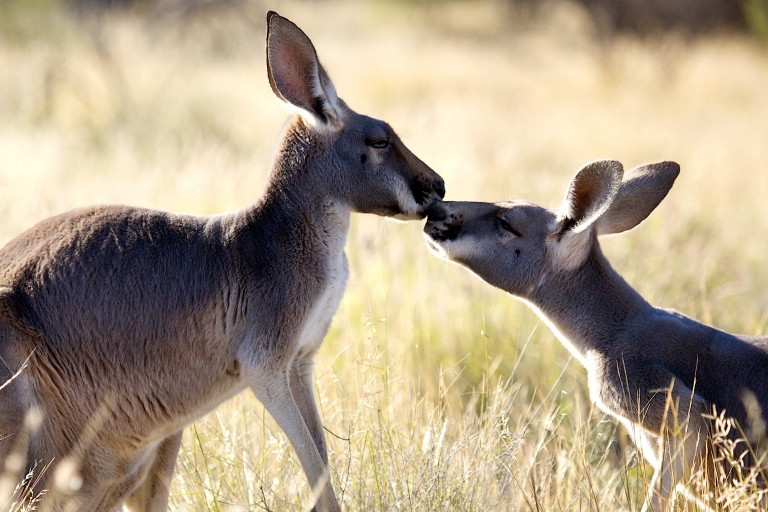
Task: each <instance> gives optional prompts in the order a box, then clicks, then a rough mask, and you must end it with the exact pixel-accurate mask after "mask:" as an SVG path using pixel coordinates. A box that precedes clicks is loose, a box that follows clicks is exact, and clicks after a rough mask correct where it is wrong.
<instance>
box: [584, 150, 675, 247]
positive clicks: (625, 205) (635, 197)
mask: <svg viewBox="0 0 768 512" xmlns="http://www.w3.org/2000/svg"><path fill="white" fill-rule="evenodd" d="M678 174H680V166H679V165H678V164H676V163H675V162H658V163H655V164H646V165H641V166H639V167H635V168H634V169H632V170H631V171H628V172H627V173H626V174H625V175H624V181H623V182H622V184H621V187H620V188H619V192H618V193H617V194H616V198H615V199H614V200H613V203H611V206H610V208H608V210H607V211H606V212H605V213H604V214H603V215H602V216H601V217H600V218H599V219H598V220H597V224H596V227H597V234H598V235H610V234H612V233H621V232H623V231H627V230H629V229H632V228H634V227H635V226H637V225H638V224H640V223H641V222H642V221H644V220H645V219H646V217H648V215H650V214H651V212H652V211H653V210H654V209H655V208H656V207H657V206H658V205H659V203H660V202H661V200H662V199H664V198H665V197H666V196H667V193H668V192H669V190H670V189H671V188H672V185H673V184H674V183H675V178H677V175H678Z"/></svg>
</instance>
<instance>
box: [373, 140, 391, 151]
mask: <svg viewBox="0 0 768 512" xmlns="http://www.w3.org/2000/svg"><path fill="white" fill-rule="evenodd" d="M387 146H389V141H386V140H377V141H376V142H373V143H372V144H371V147H372V148H376V149H384V148H386V147H387Z"/></svg>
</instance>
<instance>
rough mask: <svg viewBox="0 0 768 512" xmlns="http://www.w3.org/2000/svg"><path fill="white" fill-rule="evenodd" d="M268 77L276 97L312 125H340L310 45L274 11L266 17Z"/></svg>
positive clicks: (333, 91)
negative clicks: (298, 110) (294, 108)
mask: <svg viewBox="0 0 768 512" xmlns="http://www.w3.org/2000/svg"><path fill="white" fill-rule="evenodd" d="M267 73H268V75H269V85H271V86H272V90H273V91H274V93H275V95H276V96H277V97H278V98H279V99H280V100H282V101H284V102H286V103H288V104H289V105H292V106H294V107H296V108H298V109H300V113H301V114H302V115H304V117H305V118H307V119H308V120H310V121H311V122H313V123H314V124H315V125H325V124H328V123H332V124H338V123H339V122H340V115H339V105H338V101H339V100H338V97H337V96H336V89H335V88H334V86H333V83H332V82H331V79H330V78H329V77H328V74H327V73H326V72H325V70H324V69H323V67H322V66H321V65H320V61H319V60H318V59H317V52H315V47H314V46H312V41H310V40H309V38H308V37H307V35H306V34H305V33H304V32H302V31H301V29H300V28H299V27H297V26H296V25H295V24H294V23H293V22H291V21H289V20H287V19H286V18H283V17H282V16H280V15H279V14H277V13H276V12H274V11H269V12H268V13H267Z"/></svg>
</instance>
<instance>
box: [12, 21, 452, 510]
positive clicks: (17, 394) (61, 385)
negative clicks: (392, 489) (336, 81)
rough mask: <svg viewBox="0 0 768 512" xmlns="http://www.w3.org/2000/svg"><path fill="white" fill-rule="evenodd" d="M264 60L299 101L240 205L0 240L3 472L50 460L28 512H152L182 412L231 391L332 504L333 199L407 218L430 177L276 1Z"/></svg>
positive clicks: (71, 223)
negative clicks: (250, 404)
mask: <svg viewBox="0 0 768 512" xmlns="http://www.w3.org/2000/svg"><path fill="white" fill-rule="evenodd" d="M267 60H268V69H269V78H270V82H271V83H272V85H273V88H274V90H275V93H276V94H277V95H278V97H279V99H281V100H283V101H287V102H288V103H289V104H290V105H289V106H290V107H291V108H292V109H293V110H295V111H297V114H295V115H293V116H292V117H291V120H290V121H289V123H288V124H287V126H286V129H285V131H284V133H283V134H282V136H281V138H280V140H279V142H278V145H277V149H276V151H275V156H274V159H273V163H272V169H271V171H270V175H269V178H268V183H267V185H266V188H265V191H264V193H263V195H262V197H261V198H260V199H258V200H257V201H256V202H255V203H254V204H252V205H250V206H248V207H246V208H244V209H242V210H240V211H238V212H235V213H231V214H225V215H216V216H212V217H201V216H192V215H177V214H172V213H167V212H161V211H155V210H148V209H142V208H133V207H128V206H96V207H89V208H82V209H79V210H75V211H72V212H68V213H64V214H62V215H59V216H56V217H53V218H50V219H48V220H45V221H43V222H41V223H39V224H38V225H36V226H34V227H32V228H31V229H30V230H28V231H27V232H25V233H23V234H22V235H21V236H19V237H18V238H16V239H15V240H13V241H11V242H10V243H9V244H8V245H7V246H6V247H5V248H3V249H2V250H0V357H1V358H2V361H3V363H4V364H2V365H0V383H3V382H6V381H8V379H10V378H11V376H12V375H13V374H14V372H16V371H17V370H18V369H19V368H21V367H22V365H24V364H25V363H26V364H28V367H27V368H26V369H25V370H24V371H22V372H21V374H20V375H18V376H17V377H16V378H15V379H14V380H13V381H11V382H9V383H8V384H7V385H6V387H4V388H3V389H1V390H0V473H1V474H3V475H4V477H5V481H6V482H9V481H10V482H12V483H13V480H14V479H17V480H18V479H20V477H21V476H22V475H23V474H24V471H26V470H29V469H31V468H32V467H33V466H34V465H35V464H37V467H38V468H41V467H43V466H44V465H46V464H49V463H52V464H53V465H52V468H51V469H49V470H48V471H46V472H45V473H44V474H42V475H40V479H41V480H40V482H39V485H38V490H40V489H43V488H45V489H47V490H48V492H47V494H46V495H45V497H44V500H43V503H42V509H43V510H53V511H65V510H66V511H68V510H78V511H111V510H114V509H116V508H118V507H120V506H121V505H123V504H124V505H125V506H126V507H128V508H129V509H131V510H151V511H159V510H165V509H166V507H167V500H168V489H169V485H170V480H171V475H172V473H173V468H174V464H175V460H176V454H177V451H178V447H179V443H180V440H181V431H182V429H183V428H184V426H185V425H186V424H188V423H189V422H191V421H192V420H194V419H195V418H197V417H199V416H201V415H202V414H204V413H206V412H208V411H210V410H212V409H213V408H215V407H216V406H217V405H218V404H220V403H221V402H222V401H224V400H226V399H228V398H229V397H231V396H233V395H235V394H236V393H239V392H240V391H241V390H243V389H245V388H248V387H250V388H251V389H252V390H253V391H254V393H255V394H256V396H257V397H258V398H259V399H260V400H261V401H262V402H263V403H264V405H265V407H266V408H267V410H268V411H269V412H270V414H271V415H272V416H273V417H274V418H275V420H276V421H277V423H278V424H279V425H280V426H281V428H282V429H283V430H284V431H285V432H286V434H287V436H288V438H289V440H290V441H291V443H292V445H293V447H294V449H295V450H296V452H297V454H298V456H299V460H300V461H301V464H302V466H303V468H304V470H305V472H306V474H307V478H308V479H309V483H310V485H311V486H312V488H313V490H314V492H315V496H316V499H317V500H318V501H317V508H318V509H320V510H338V509H339V505H338V503H337V501H336V498H335V495H334V493H333V488H332V487H331V485H330V482H329V481H328V475H329V473H328V467H327V465H328V456H327V450H326V446H325V437H324V433H323V429H322V425H321V422H320V417H319V413H318V411H317V407H316V405H315V401H314V397H313V394H312V365H313V363H312V361H313V357H314V355H315V353H316V352H317V350H318V349H319V346H320V343H321V342H322V339H323V337H324V335H325V333H326V331H327V329H328V325H329V323H330V320H331V317H332V315H333V313H334V311H335V309H336V307H337V305H338V302H339V300H340V299H341V295H342V293H343V289H344V285H345V283H346V276H347V263H346V258H345V256H344V244H345V242H346V235H347V230H348V227H349V215H350V211H358V212H370V213H376V214H380V215H387V216H396V217H398V218H403V219H417V218H421V217H423V216H424V215H425V212H426V210H427V208H428V207H429V206H430V205H431V204H432V203H434V202H435V201H439V200H440V199H441V198H442V196H443V195H444V193H445V188H444V186H443V182H442V180H441V179H440V177H439V176H438V175H437V174H435V173H434V172H433V171H432V170H431V169H430V168H429V167H427V166H426V165H425V164H424V163H423V162H421V161H420V160H419V159H418V158H416V157H415V156H414V155H413V154H412V153H411V152H410V151H409V150H408V149H407V148H406V147H405V146H404V145H403V143H402V142H401V141H400V139H399V138H398V137H397V135H396V134H395V133H394V131H392V129H391V128H390V127H389V126H388V125H387V124H386V123H384V122H382V121H378V120H375V119H372V118H369V117H365V116H362V115H359V114H357V113H355V112H354V111H352V110H351V109H349V107H347V106H346V105H345V104H344V102H343V101H341V100H340V99H339V98H337V97H336V92H335V89H334V88H333V84H332V83H331V82H330V79H329V78H328V75H327V74H326V73H325V71H324V70H323V69H322V66H320V63H319V62H318V61H317V56H316V53H315V50H314V47H313V46H312V43H311V42H310V40H309V39H308V38H307V36H306V35H305V34H304V33H303V32H302V31H301V30H300V29H299V28H298V27H296V26H295V25H294V24H293V23H291V22H290V21H288V20H286V19H285V18H282V17H280V16H278V15H277V14H275V13H270V14H269V15H268V31H267ZM297 70H298V71H299V72H298V73H296V71H297ZM19 460H22V461H23V464H21V465H19V464H17V462H18V461H19ZM3 489H6V490H5V491H4V490H3ZM11 489H12V487H11ZM3 492H5V493H6V494H7V492H8V491H7V486H6V487H3V486H2V485H0V503H4V501H3V499H5V498H7V495H6V496H3Z"/></svg>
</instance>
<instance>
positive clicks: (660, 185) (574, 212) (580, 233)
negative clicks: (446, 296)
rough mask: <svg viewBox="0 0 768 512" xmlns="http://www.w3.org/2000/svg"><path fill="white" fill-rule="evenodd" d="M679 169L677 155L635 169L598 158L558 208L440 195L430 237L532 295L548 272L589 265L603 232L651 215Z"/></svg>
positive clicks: (499, 282)
mask: <svg viewBox="0 0 768 512" xmlns="http://www.w3.org/2000/svg"><path fill="white" fill-rule="evenodd" d="M679 171H680V166H678V165H677V164H676V163H674V162H660V163H655V164H648V165H643V166H640V167H637V168H635V169H632V170H631V171H629V172H627V173H624V172H623V169H622V166H621V164H620V163H619V162H616V161H612V160H602V161H597V162H592V163H590V164H587V165H586V166H584V167H583V168H582V169H581V170H580V171H579V172H578V173H577V174H576V176H575V177H574V178H573V180H572V181H571V184H570V186H569V187H568V191H567V193H566V195H565V200H564V201H563V204H562V205H561V206H560V207H559V208H558V209H555V210H548V209H545V208H542V207H541V206H537V205H534V204H531V203H526V202H524V201H509V202H503V203H495V204H492V203H470V202H445V203H439V204H436V205H435V206H434V207H432V208H431V209H430V212H429V220H428V222H427V224H426V226H425V227H424V233H425V236H426V238H427V245H428V246H429V247H430V249H432V251H433V252H434V253H435V254H437V255H438V256H440V257H442V258H446V259H449V260H451V261H455V262H457V263H460V264H461V265H464V266H465V267H467V268H469V269H470V270H471V271H473V272H474V273H475V274H477V275H478V276H480V277H481V278H482V279H484V280H485V281H487V282H489V283H490V284H492V285H494V286H496V287H498V288H501V289H503V290H505V291H507V292H509V293H511V294H513V295H516V296H518V297H522V298H528V297H530V296H531V294H532V293H533V291H534V290H536V289H538V287H539V286H541V285H542V283H543V282H544V281H546V279H545V278H546V276H547V274H550V273H566V272H573V271H575V270H576V269H578V268H579V267H580V266H581V265H583V264H584V262H585V261H586V259H587V257H588V256H589V254H590V252H591V251H592V248H593V245H594V244H597V236H598V235H608V234H612V233H621V232H623V231H626V230H629V229H632V228H633V227H635V226H636V225H638V224H639V223H640V222H642V221H643V220H644V219H645V218H646V217H648V215H650V213H651V212H652V211H653V210H654V209H655V208H656V206H658V204H659V203H660V202H661V200H662V199H664V197H665V196H666V195H667V192H669V190H670V188H671V187H672V184H673V183H674V181H675V178H677V175H678V173H679Z"/></svg>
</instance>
